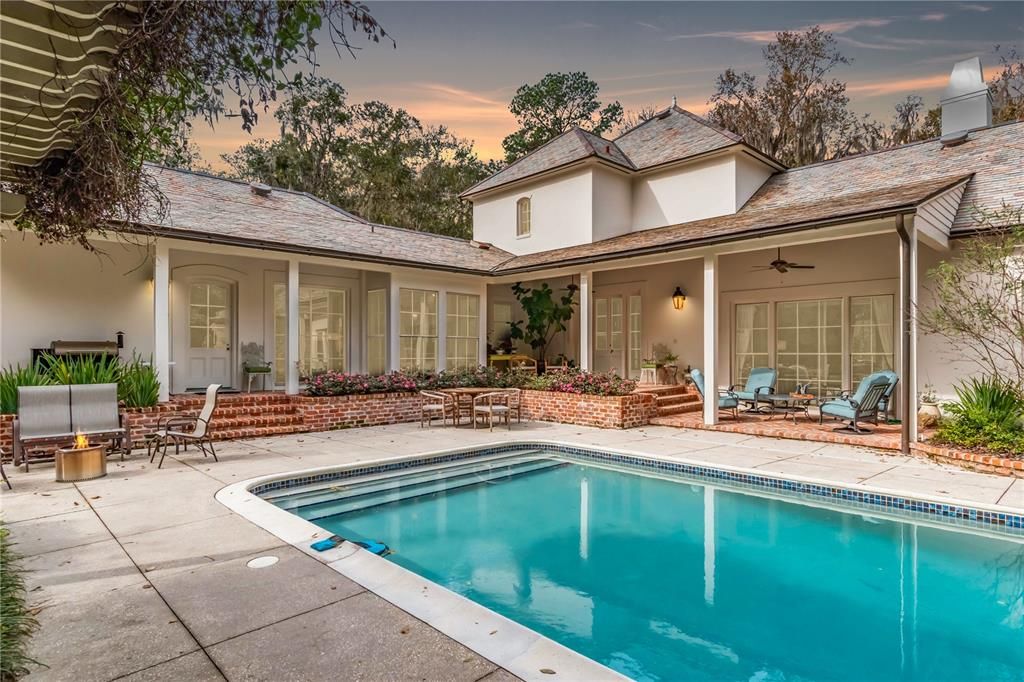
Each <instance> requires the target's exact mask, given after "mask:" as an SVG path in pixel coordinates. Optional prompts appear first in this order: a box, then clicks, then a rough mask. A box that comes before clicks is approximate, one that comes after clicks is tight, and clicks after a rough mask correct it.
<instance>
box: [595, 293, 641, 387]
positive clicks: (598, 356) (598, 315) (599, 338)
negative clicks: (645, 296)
mask: <svg viewBox="0 0 1024 682" xmlns="http://www.w3.org/2000/svg"><path fill="white" fill-rule="evenodd" d="M593 319H594V322H593V325H594V329H593V336H592V338H593V344H594V356H593V357H594V361H593V365H594V371H595V372H615V373H616V374H618V375H619V376H624V377H632V378H637V377H639V376H640V366H641V363H642V360H643V340H642V337H643V300H642V298H641V296H640V292H639V291H633V290H630V289H613V290H610V289H607V288H606V289H604V290H603V291H602V292H601V294H600V295H597V296H595V297H594V313H593Z"/></svg>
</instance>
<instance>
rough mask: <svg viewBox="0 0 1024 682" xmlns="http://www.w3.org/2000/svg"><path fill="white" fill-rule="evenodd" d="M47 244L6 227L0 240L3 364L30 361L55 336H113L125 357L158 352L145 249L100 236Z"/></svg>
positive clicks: (0, 352)
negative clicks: (84, 242)
mask: <svg viewBox="0 0 1024 682" xmlns="http://www.w3.org/2000/svg"><path fill="white" fill-rule="evenodd" d="M96 246H97V248H99V249H101V250H102V252H103V253H96V254H91V253H88V252H87V251H85V250H84V249H83V248H82V247H80V246H75V245H54V244H45V245H43V244H40V242H39V241H38V240H37V239H36V238H35V237H34V236H32V235H30V234H26V233H12V232H7V233H5V235H4V239H2V240H0V297H2V299H3V300H2V302H0V366H7V365H9V364H17V363H20V364H23V365H24V364H27V363H29V362H30V361H31V359H32V349H33V348H48V347H49V345H50V342H51V341H54V340H58V339H63V340H69V341H70V340H74V341H112V340H114V338H115V335H116V333H117V332H118V331H123V332H124V334H125V350H124V351H123V352H124V353H125V354H126V355H131V352H132V350H133V349H134V350H137V351H138V352H139V353H141V354H143V355H145V356H148V355H150V354H151V353H152V352H153V324H152V317H153V302H152V300H153V299H152V290H153V285H152V281H151V278H152V272H153V265H152V259H151V258H149V257H148V251H147V249H146V248H145V247H140V246H136V245H130V244H124V243H119V242H99V241H98V242H96Z"/></svg>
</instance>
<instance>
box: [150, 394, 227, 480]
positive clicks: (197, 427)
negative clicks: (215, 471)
mask: <svg viewBox="0 0 1024 682" xmlns="http://www.w3.org/2000/svg"><path fill="white" fill-rule="evenodd" d="M219 391H220V384H210V385H209V386H207V387H206V402H204V403H203V409H201V410H200V411H199V414H198V415H196V416H187V415H176V416H174V417H170V418H169V419H168V420H167V421H166V422H165V421H164V420H163V418H161V419H160V421H159V422H157V430H156V433H154V434H153V435H152V436H151V437H150V444H149V448H150V455H149V461H150V462H152V461H153V458H154V457H156V451H157V450H159V449H161V447H162V448H163V451H162V453H161V454H160V463H159V464H157V466H156V468H157V469H159V468H160V467H162V466H163V465H164V457H166V456H167V446H168V445H170V444H171V443H174V454H178V452H179V451H180V448H182V447H184V448H185V450H188V445H189V443H192V444H194V445H195V446H196V447H198V448H199V449H200V450H201V451H202V453H203V457H208V456H212V457H213V461H214V462H218V461H220V460H218V459H217V452H216V450H214V449H213V437H212V434H211V432H210V420H211V419H213V411H214V410H215V409H217V394H218V392H219ZM190 427H191V428H190Z"/></svg>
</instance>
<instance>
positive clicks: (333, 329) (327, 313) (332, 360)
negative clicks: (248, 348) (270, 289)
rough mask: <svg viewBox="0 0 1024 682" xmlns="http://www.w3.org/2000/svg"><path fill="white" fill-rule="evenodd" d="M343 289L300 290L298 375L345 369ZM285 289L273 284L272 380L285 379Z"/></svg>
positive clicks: (309, 287)
mask: <svg viewBox="0 0 1024 682" xmlns="http://www.w3.org/2000/svg"><path fill="white" fill-rule="evenodd" d="M346 294H347V292H346V291H345V290H344V289H333V288H330V287H322V286H305V285H303V286H300V287H299V310H298V312H299V375H300V376H302V377H308V376H309V375H311V374H313V373H314V372H320V371H324V370H334V371H344V370H345V369H346V366H347V348H348V336H347V327H348V304H347V303H348V302H347V295H346ZM287 354H288V288H287V287H286V286H285V285H284V284H275V285H274V364H275V367H274V379H275V381H276V382H277V383H279V384H282V383H284V382H285V381H286V380H287V374H286V373H287V366H288V361H287Z"/></svg>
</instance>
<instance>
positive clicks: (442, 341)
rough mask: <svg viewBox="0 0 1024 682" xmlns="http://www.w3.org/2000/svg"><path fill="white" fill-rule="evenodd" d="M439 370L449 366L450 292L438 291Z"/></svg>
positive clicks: (441, 289) (437, 360) (437, 365)
mask: <svg viewBox="0 0 1024 682" xmlns="http://www.w3.org/2000/svg"><path fill="white" fill-rule="evenodd" d="M436 362H437V364H436V365H435V367H437V371H439V372H440V371H441V370H443V369H447V368H448V292H447V291H446V290H445V289H443V288H439V289H438V291H437V359H436Z"/></svg>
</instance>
